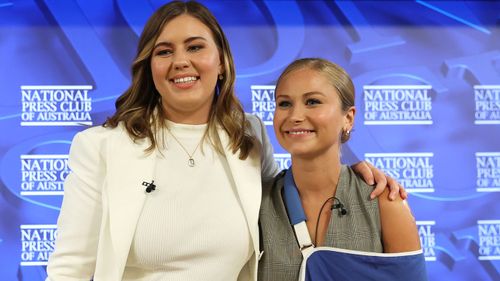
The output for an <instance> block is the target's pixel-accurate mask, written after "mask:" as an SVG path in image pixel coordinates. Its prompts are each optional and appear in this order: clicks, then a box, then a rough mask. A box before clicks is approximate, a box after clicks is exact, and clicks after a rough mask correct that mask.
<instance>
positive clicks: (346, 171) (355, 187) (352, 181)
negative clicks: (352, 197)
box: [341, 165, 373, 198]
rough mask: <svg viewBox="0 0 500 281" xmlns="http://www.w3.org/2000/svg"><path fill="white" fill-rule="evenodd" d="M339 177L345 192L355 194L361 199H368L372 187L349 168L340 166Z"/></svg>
mask: <svg viewBox="0 0 500 281" xmlns="http://www.w3.org/2000/svg"><path fill="white" fill-rule="evenodd" d="M341 177H342V178H341V182H342V183H343V184H344V185H345V186H346V189H347V191H350V192H356V193H358V194H359V195H360V196H361V197H362V198H369V196H370V193H371V192H372V191H373V186H371V185H368V184H367V183H366V182H365V181H364V180H363V178H362V177H361V176H360V175H358V174H356V172H354V170H353V169H352V168H351V167H350V166H348V165H342V170H341Z"/></svg>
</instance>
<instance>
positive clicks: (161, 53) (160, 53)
mask: <svg viewBox="0 0 500 281" xmlns="http://www.w3.org/2000/svg"><path fill="white" fill-rule="evenodd" d="M172 53H173V52H172V50H170V49H160V50H157V51H156V52H155V56H168V55H171V54H172Z"/></svg>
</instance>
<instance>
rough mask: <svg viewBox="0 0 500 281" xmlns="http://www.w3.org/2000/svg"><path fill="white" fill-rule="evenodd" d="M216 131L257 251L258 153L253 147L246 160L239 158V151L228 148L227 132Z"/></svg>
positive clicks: (259, 189)
mask: <svg viewBox="0 0 500 281" xmlns="http://www.w3.org/2000/svg"><path fill="white" fill-rule="evenodd" d="M218 132H219V138H220V140H221V143H222V145H223V147H224V152H225V154H226V159H227V163H228V166H229V168H230V170H231V173H232V177H233V180H234V182H235V184H236V190H237V192H238V197H239V200H240V202H241V206H242V208H243V212H244V213H245V217H246V219H247V224H248V228H249V230H250V235H251V236H252V241H253V245H254V250H256V251H257V250H258V247H259V237H258V217H259V208H260V202H261V196H262V187H261V184H262V183H261V163H260V155H259V153H258V151H257V150H256V149H254V150H253V151H252V152H251V153H250V155H249V156H248V158H247V159H246V160H241V159H239V153H236V154H233V152H232V151H231V149H230V148H228V144H229V138H228V136H227V133H226V132H225V131H223V130H219V131H218Z"/></svg>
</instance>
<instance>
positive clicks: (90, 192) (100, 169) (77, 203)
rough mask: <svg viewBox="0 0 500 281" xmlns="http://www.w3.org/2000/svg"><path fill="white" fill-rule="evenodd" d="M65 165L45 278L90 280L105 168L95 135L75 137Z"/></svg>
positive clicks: (96, 241)
mask: <svg viewBox="0 0 500 281" xmlns="http://www.w3.org/2000/svg"><path fill="white" fill-rule="evenodd" d="M101 134H102V133H101ZM69 166H70V168H71V170H72V172H71V173H70V174H69V175H68V177H67V178H66V181H65V184H64V189H65V190H64V198H63V203H62V206H61V212H60V214H59V218H58V221H57V228H58V237H57V239H56V246H55V249H54V252H53V253H52V255H51V256H50V258H49V262H48V266H47V274H48V278H47V280H52V281H57V280H68V281H76V280H90V279H91V278H92V276H93V274H94V269H95V263H96V253H97V244H98V240H99V229H100V224H101V215H102V204H101V186H102V182H103V179H104V171H105V168H104V162H103V161H102V159H101V156H100V151H99V145H98V143H97V142H96V139H95V136H94V138H92V135H91V134H89V133H88V132H84V133H78V134H77V135H76V136H75V138H74V139H73V143H72V145H71V149H70V154H69Z"/></svg>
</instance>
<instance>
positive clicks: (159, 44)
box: [153, 36, 207, 50]
mask: <svg viewBox="0 0 500 281" xmlns="http://www.w3.org/2000/svg"><path fill="white" fill-rule="evenodd" d="M195 40H203V41H207V39H205V38H204V37H201V36H193V37H189V38H187V39H186V40H184V42H183V43H184V44H189V43H191V42H193V41H195ZM172 45H173V44H172V43H171V42H168V41H161V42H158V43H156V45H155V46H154V47H153V50H154V49H156V48H158V47H160V46H165V47H171V46H172Z"/></svg>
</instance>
